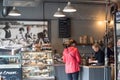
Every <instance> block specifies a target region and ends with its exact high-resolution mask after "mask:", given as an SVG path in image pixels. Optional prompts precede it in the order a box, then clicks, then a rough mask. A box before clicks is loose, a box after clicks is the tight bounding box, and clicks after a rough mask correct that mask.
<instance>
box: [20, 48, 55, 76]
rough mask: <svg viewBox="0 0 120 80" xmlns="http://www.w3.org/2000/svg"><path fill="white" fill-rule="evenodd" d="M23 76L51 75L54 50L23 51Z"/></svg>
mask: <svg viewBox="0 0 120 80" xmlns="http://www.w3.org/2000/svg"><path fill="white" fill-rule="evenodd" d="M22 55H23V57H22V66H23V77H24V78H27V77H31V76H40V77H49V76H50V75H51V74H52V73H53V70H54V69H53V66H52V64H53V60H52V51H47V50H46V51H41V52H24V53H22Z"/></svg>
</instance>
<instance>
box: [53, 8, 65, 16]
mask: <svg viewBox="0 0 120 80" xmlns="http://www.w3.org/2000/svg"><path fill="white" fill-rule="evenodd" d="M53 16H54V17H65V16H66V15H65V14H64V13H63V12H62V11H61V10H60V8H58V10H57V12H55V14H54V15H53Z"/></svg>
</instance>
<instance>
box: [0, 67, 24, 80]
mask: <svg viewBox="0 0 120 80" xmlns="http://www.w3.org/2000/svg"><path fill="white" fill-rule="evenodd" d="M0 80H22V69H21V68H12V69H11V68H6V69H0Z"/></svg>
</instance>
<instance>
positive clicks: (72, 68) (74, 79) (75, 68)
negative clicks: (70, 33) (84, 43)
mask: <svg viewBox="0 0 120 80" xmlns="http://www.w3.org/2000/svg"><path fill="white" fill-rule="evenodd" d="M75 46H76V41H75V40H70V42H69V45H68V46H67V47H66V48H65V49H64V51H63V57H62V58H63V62H64V63H65V72H66V74H67V76H68V80H78V76H79V71H80V64H81V57H80V53H79V50H78V48H76V47H75Z"/></svg>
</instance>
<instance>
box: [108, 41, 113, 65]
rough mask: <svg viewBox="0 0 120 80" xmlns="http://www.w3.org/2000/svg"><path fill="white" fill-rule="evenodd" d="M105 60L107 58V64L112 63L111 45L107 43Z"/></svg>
mask: <svg viewBox="0 0 120 80" xmlns="http://www.w3.org/2000/svg"><path fill="white" fill-rule="evenodd" d="M107 58H108V62H109V64H111V63H114V49H113V43H108V46H107Z"/></svg>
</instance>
